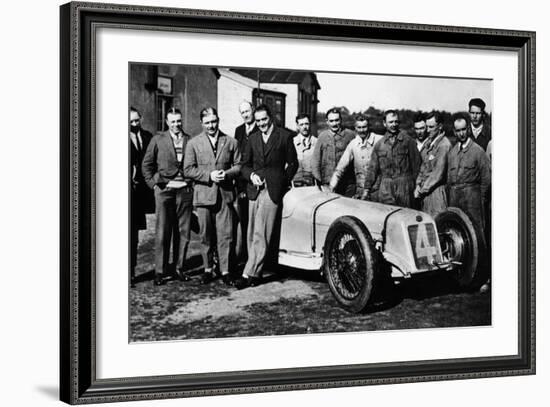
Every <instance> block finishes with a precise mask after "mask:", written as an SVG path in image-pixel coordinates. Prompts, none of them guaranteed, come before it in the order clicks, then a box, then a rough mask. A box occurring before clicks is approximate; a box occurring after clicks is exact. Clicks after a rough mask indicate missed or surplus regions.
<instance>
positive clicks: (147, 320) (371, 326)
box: [129, 215, 491, 342]
mask: <svg viewBox="0 0 550 407" xmlns="http://www.w3.org/2000/svg"><path fill="white" fill-rule="evenodd" d="M147 223H148V229H147V230H146V231H141V232H140V246H139V250H138V267H137V269H136V274H137V275H138V283H137V285H136V288H134V289H130V295H129V307H130V313H129V314H130V321H129V323H130V341H132V342H139V341H159V340H178V339H199V338H223V337H244V336H264V335H284V334H306V333H322V332H354V331H373V330H389V329H415V328H437V327H461V326H480V325H490V324H491V292H490V291H489V292H486V293H479V292H463V291H460V290H458V289H457V288H456V286H455V284H454V283H453V281H452V280H451V279H450V278H449V276H437V277H433V276H432V277H430V278H423V279H411V280H408V281H405V282H403V283H401V284H399V285H396V286H394V288H393V289H391V290H390V291H385V292H384V293H380V298H379V300H378V301H377V302H376V304H375V305H374V306H371V307H370V308H367V310H366V311H365V312H364V313H362V314H352V313H349V312H347V311H345V310H344V309H342V308H341V307H340V306H339V305H338V303H337V302H336V300H335V299H334V298H333V296H332V294H331V292H330V290H329V288H328V285H327V284H326V282H325V281H324V280H323V279H322V277H320V276H319V275H317V274H316V273H311V272H304V271H300V270H296V269H289V268H282V267H281V268H280V269H278V270H276V271H274V272H271V273H268V274H266V275H265V277H266V278H265V280H266V282H265V283H264V284H262V285H260V286H257V287H250V288H247V289H245V290H241V291H239V290H237V289H235V288H233V287H226V286H225V285H224V284H223V283H222V282H221V280H219V279H218V280H215V281H213V282H212V283H210V284H208V285H201V284H200V283H199V278H200V273H201V272H202V269H201V265H200V263H201V260H200V256H199V255H198V250H197V249H198V245H197V241H196V236H194V235H193V237H192V242H191V245H190V250H189V253H188V261H187V267H188V269H189V273H190V275H191V276H192V277H193V278H192V280H191V281H189V282H185V283H184V282H180V281H178V280H175V279H168V280H167V282H166V284H165V285H163V286H159V287H155V286H154V285H153V275H154V274H153V268H154V250H153V243H154V215H148V219H147Z"/></svg>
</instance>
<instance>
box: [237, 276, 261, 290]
mask: <svg viewBox="0 0 550 407" xmlns="http://www.w3.org/2000/svg"><path fill="white" fill-rule="evenodd" d="M260 282H261V281H260V279H259V278H257V277H248V278H246V277H239V278H238V279H237V280H235V281H234V283H233V285H234V286H235V287H236V288H237V289H238V290H242V289H244V288H247V287H256V286H258V285H260Z"/></svg>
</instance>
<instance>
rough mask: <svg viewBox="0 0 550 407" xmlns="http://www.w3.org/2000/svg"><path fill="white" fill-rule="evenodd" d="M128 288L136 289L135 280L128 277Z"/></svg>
mask: <svg viewBox="0 0 550 407" xmlns="http://www.w3.org/2000/svg"><path fill="white" fill-rule="evenodd" d="M130 288H136V278H135V277H130Z"/></svg>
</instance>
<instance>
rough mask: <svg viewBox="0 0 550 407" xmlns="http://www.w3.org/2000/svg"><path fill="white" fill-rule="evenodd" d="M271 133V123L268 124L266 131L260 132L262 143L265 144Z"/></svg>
mask: <svg viewBox="0 0 550 407" xmlns="http://www.w3.org/2000/svg"><path fill="white" fill-rule="evenodd" d="M271 133H273V124H272V125H271V126H269V129H267V133H262V138H263V139H264V143H266V144H267V140H269V136H271Z"/></svg>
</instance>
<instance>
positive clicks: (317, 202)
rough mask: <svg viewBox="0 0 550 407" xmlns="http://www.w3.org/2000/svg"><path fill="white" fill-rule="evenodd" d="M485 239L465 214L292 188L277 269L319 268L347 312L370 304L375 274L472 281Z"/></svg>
mask: <svg viewBox="0 0 550 407" xmlns="http://www.w3.org/2000/svg"><path fill="white" fill-rule="evenodd" d="M482 253H484V248H483V239H482V237H481V235H480V234H479V232H478V231H477V230H476V228H475V227H474V225H473V224H472V222H471V221H470V219H469V218H468V216H467V215H466V214H465V213H464V212H463V211H461V210H460V209H458V208H448V209H447V210H446V211H445V212H443V213H440V214H439V215H437V216H436V218H435V219H433V218H432V217H431V216H430V215H428V214H426V213H424V212H421V211H418V210H414V209H409V208H401V207H397V206H390V205H385V204H380V203H375V202H369V201H361V200H357V199H351V198H346V197H343V196H341V195H338V194H335V193H331V192H326V191H323V190H321V189H320V188H319V187H316V186H310V187H293V188H292V189H291V190H290V191H289V192H288V193H287V194H286V195H285V197H284V202H283V212H282V220H281V235H280V245H279V264H281V265H285V266H289V267H294V268H298V269H304V270H318V271H320V272H322V273H323V274H324V275H325V276H326V279H327V281H328V285H329V287H330V290H331V291H332V293H333V295H334V296H335V298H336V299H337V300H338V302H339V303H340V304H341V305H342V306H343V307H344V308H346V309H348V310H350V311H352V312H360V311H362V310H363V309H364V308H365V307H366V306H367V305H368V303H369V299H370V297H371V293H372V291H373V285H374V284H375V282H376V281H379V280H380V279H378V278H377V273H381V272H382V270H389V273H387V274H389V275H388V278H389V277H390V275H391V278H392V279H403V278H409V277H412V276H414V275H417V274H420V273H424V274H425V273H429V272H448V273H452V274H453V275H454V276H455V277H456V280H457V281H458V283H459V284H460V285H461V286H463V287H467V286H470V285H472V284H473V283H474V282H475V281H476V279H477V278H476V277H477V276H476V272H477V270H478V268H479V267H478V266H479V265H480V263H481V258H480V255H481V254H482Z"/></svg>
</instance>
